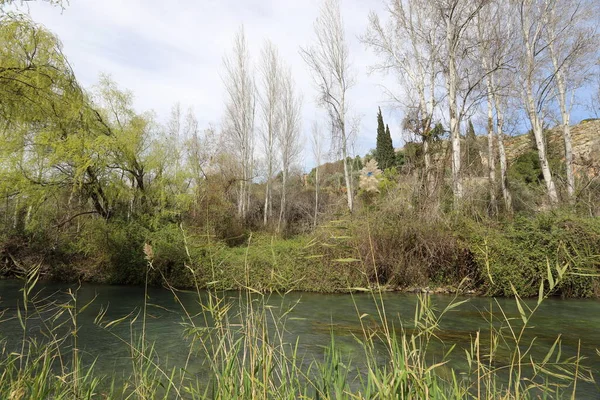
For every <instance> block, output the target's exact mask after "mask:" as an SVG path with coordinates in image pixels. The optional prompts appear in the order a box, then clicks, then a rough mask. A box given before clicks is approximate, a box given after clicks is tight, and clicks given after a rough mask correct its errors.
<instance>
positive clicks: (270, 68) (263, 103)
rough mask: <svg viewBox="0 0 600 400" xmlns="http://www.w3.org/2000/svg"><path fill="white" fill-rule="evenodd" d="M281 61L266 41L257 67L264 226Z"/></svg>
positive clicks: (270, 202)
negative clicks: (259, 85)
mask: <svg viewBox="0 0 600 400" xmlns="http://www.w3.org/2000/svg"><path fill="white" fill-rule="evenodd" d="M281 68H282V67H281V61H280V60H279V53H278V51H277V48H276V47H275V45H273V43H271V42H270V41H266V42H265V45H264V47H263V49H262V63H261V66H260V70H259V74H260V83H261V92H260V97H259V98H260V101H259V104H260V109H261V119H262V121H261V122H262V124H261V125H262V128H261V136H262V141H263V146H264V151H265V158H266V168H267V177H266V178H267V179H266V188H265V206H264V216H263V223H264V225H267V222H268V219H269V218H271V217H272V216H273V187H272V180H273V173H274V171H275V169H276V168H277V165H276V163H277V160H276V158H277V157H276V156H277V153H276V149H275V144H276V141H277V140H278V134H279V129H280V125H281V123H280V120H281V100H282V93H281V92H282V76H281V75H282V71H281Z"/></svg>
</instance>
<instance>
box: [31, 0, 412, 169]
mask: <svg viewBox="0 0 600 400" xmlns="http://www.w3.org/2000/svg"><path fill="white" fill-rule="evenodd" d="M27 4H28V5H27V7H28V8H29V12H30V14H31V17H32V18H33V20H34V21H36V22H38V23H41V24H43V25H44V26H45V27H46V28H48V29H49V30H51V31H52V32H54V33H55V34H56V35H57V36H58V37H59V38H60V40H61V41H62V43H63V46H64V53H65V54H66V56H67V58H68V60H69V62H70V63H71V65H72V67H73V69H74V71H75V74H76V76H77V77H78V79H79V81H80V83H81V84H82V85H83V86H84V87H86V88H88V89H90V88H92V86H93V85H94V84H95V83H96V82H97V81H98V77H99V75H100V74H101V73H107V74H109V75H110V76H111V77H112V78H113V79H114V80H115V81H116V82H117V84H118V85H119V87H120V88H122V89H128V90H131V91H132V92H133V94H134V96H135V97H134V106H135V108H136V109H137V110H138V111H140V112H142V111H146V110H154V111H155V112H156V114H157V116H158V118H159V121H160V122H166V121H167V120H168V118H169V115H170V111H171V108H172V107H173V105H174V104H175V103H177V102H179V103H180V104H181V107H182V109H183V110H186V109H187V108H188V107H192V108H193V110H194V113H195V115H196V117H197V119H198V121H199V123H200V127H201V128H206V127H208V126H209V124H212V125H214V126H216V127H217V128H218V127H219V126H220V125H221V121H222V116H223V111H224V105H225V96H224V85H223V81H222V74H223V67H222V65H223V64H222V62H223V61H222V60H223V56H224V55H225V53H226V52H230V50H231V48H232V47H233V39H234V36H235V34H236V32H237V31H238V30H239V28H240V26H241V25H242V24H243V25H244V29H245V32H246V37H247V40H248V43H249V46H250V52H251V57H252V59H253V62H255V63H256V62H258V61H259V55H260V49H261V47H262V45H263V43H264V41H265V39H270V40H271V41H272V42H273V43H274V44H276V45H277V46H278V47H279V51H280V54H281V56H282V58H283V59H284V60H285V62H286V63H288V64H289V65H291V68H292V73H293V76H294V78H295V81H296V87H297V88H298V89H299V90H300V92H301V93H302V95H303V99H304V107H303V134H304V135H305V140H304V143H305V147H306V151H305V155H304V164H305V166H311V164H313V163H314V162H313V161H312V155H311V151H310V146H309V145H308V143H309V140H308V139H307V138H308V136H309V135H310V129H311V126H312V121H314V120H321V121H323V123H325V121H326V120H325V118H324V114H323V113H322V111H320V110H319V108H318V105H317V104H316V94H317V93H316V91H315V88H314V86H313V80H312V78H311V75H310V71H309V70H308V68H307V66H306V64H305V63H304V61H303V60H302V58H301V57H300V54H299V49H300V47H301V46H302V47H304V46H307V45H308V44H310V43H311V41H312V40H313V38H314V33H313V22H314V20H315V19H316V17H317V15H318V11H319V4H320V1H319V0H170V1H165V0H126V1H125V0H70V4H68V5H67V6H66V8H65V9H64V11H62V12H61V10H60V9H58V8H55V7H51V6H50V5H48V4H46V3H44V2H32V3H27ZM383 8H384V3H383V1H382V0H343V1H342V15H343V19H344V24H345V28H346V38H347V41H348V45H349V50H350V58H351V62H352V71H353V73H354V74H355V76H356V85H355V86H354V87H353V88H352V89H351V91H350V95H349V98H350V106H351V112H350V114H351V116H352V117H356V116H357V117H360V118H361V125H360V129H359V133H358V135H357V137H356V139H355V142H354V148H353V153H354V154H359V155H364V154H366V153H367V152H368V151H369V150H370V149H372V148H374V147H375V142H376V127H377V123H376V113H377V107H378V106H381V107H382V109H383V114H384V119H385V120H386V123H388V124H389V125H390V130H391V132H392V138H393V141H394V145H395V146H396V147H400V146H401V145H402V139H401V133H400V129H399V126H400V120H401V115H400V113H399V111H398V110H397V109H394V108H393V107H392V106H391V105H390V102H389V101H387V100H388V99H387V97H386V95H385V94H384V90H383V89H382V86H383V87H386V88H389V89H391V90H397V88H398V85H397V84H396V80H395V79H394V78H393V77H385V76H382V75H381V74H369V73H368V68H369V66H370V65H372V64H374V63H376V62H377V60H376V57H375V55H373V54H372V53H371V52H370V50H368V49H366V48H365V46H364V45H363V44H362V43H361V42H360V40H359V36H360V35H361V34H363V33H364V32H365V30H366V27H367V16H368V13H369V11H371V10H374V11H376V12H379V13H382V12H383Z"/></svg>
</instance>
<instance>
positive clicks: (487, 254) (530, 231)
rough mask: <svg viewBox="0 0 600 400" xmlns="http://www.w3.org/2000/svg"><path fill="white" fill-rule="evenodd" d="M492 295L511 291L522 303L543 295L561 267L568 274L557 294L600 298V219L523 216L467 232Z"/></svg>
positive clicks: (566, 216)
mask: <svg viewBox="0 0 600 400" xmlns="http://www.w3.org/2000/svg"><path fill="white" fill-rule="evenodd" d="M464 228H465V230H466V231H468V230H471V231H472V234H471V236H470V237H469V238H467V240H468V243H469V248H470V250H471V251H472V252H473V254H474V256H475V259H476V261H477V264H478V266H479V268H480V272H481V273H480V275H481V277H482V279H483V287H484V288H485V289H486V291H487V293H488V294H489V295H501V296H510V295H512V293H513V289H512V287H513V286H514V288H515V289H516V291H517V293H519V295H521V296H523V297H532V296H536V295H537V294H538V289H539V286H540V283H541V281H542V280H543V279H545V277H547V269H548V267H550V268H551V270H552V271H554V272H553V274H554V273H555V271H556V268H557V267H560V268H562V267H563V266H568V273H567V275H566V277H565V278H564V279H563V280H562V281H561V283H560V284H559V285H558V286H556V288H555V289H554V290H553V292H552V294H560V295H562V296H566V297H590V296H594V295H597V294H598V293H597V292H598V278H597V277H595V276H594V275H597V274H599V273H600V257H599V254H600V219H598V218H581V217H577V216H573V215H569V214H562V213H541V214H538V215H536V216H534V217H524V216H518V217H516V218H515V220H514V221H513V222H506V223H504V224H502V225H499V226H493V225H492V226H489V227H483V226H482V225H478V224H474V223H471V224H470V227H468V228H467V227H464Z"/></svg>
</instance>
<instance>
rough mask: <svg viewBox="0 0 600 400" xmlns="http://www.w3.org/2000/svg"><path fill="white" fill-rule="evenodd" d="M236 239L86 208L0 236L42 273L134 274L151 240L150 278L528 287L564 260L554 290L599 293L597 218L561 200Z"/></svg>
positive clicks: (221, 283) (296, 285)
mask: <svg viewBox="0 0 600 400" xmlns="http://www.w3.org/2000/svg"><path fill="white" fill-rule="evenodd" d="M234 239H235V240H234ZM234 239H232V238H227V239H223V238H219V237H218V236H216V235H213V234H211V232H210V231H208V232H207V231H198V230H195V229H194V228H186V227H185V226H184V225H183V224H180V225H178V224H174V223H165V224H164V225H163V224H161V225H158V227H154V228H152V227H149V226H143V225H140V224H136V223H129V224H116V223H112V224H111V225H107V224H106V223H105V222H104V221H102V220H93V221H90V224H89V225H86V226H84V227H83V228H82V231H81V232H80V233H79V234H78V235H77V236H76V237H73V236H71V235H69V236H59V237H57V238H55V239H54V241H55V244H54V245H53V246H48V242H47V241H44V243H45V244H44V243H42V242H40V241H39V239H37V238H35V237H18V236H16V237H11V238H4V239H3V241H2V246H3V257H4V262H3V264H4V269H3V274H4V275H5V276H14V274H15V273H18V272H19V265H21V264H23V265H26V264H28V263H29V264H30V263H31V262H34V261H37V262H40V263H41V264H42V265H43V268H42V276H43V277H45V278H49V279H55V280H71V281H77V280H82V281H92V282H102V283H113V284H134V285H140V284H143V283H144V282H145V278H146V273H145V260H144V258H143V255H142V253H141V251H140V249H141V248H142V247H143V246H144V243H150V244H151V245H152V247H153V249H154V254H155V259H154V265H155V267H154V269H153V270H152V271H150V274H149V276H148V279H149V283H150V284H151V285H162V284H164V282H168V283H169V284H170V285H173V286H174V287H180V288H184V287H187V288H189V287H196V288H213V289H240V288H244V287H251V288H253V289H255V290H258V291H263V292H270V291H279V292H286V291H289V290H299V291H315V292H342V291H344V292H345V291H348V288H369V287H373V286H374V285H381V286H382V287H385V288H386V289H389V290H403V289H410V288H424V287H430V288H439V287H443V288H449V289H453V288H456V287H457V286H458V285H459V283H460V282H462V281H463V280H464V279H467V284H466V285H463V288H464V289H466V290H473V291H476V292H478V293H480V294H484V295H490V296H511V295H512V294H513V291H512V290H513V289H512V286H511V284H512V285H513V286H514V288H515V289H516V291H517V293H519V295H521V296H524V297H531V296H536V295H537V293H538V288H539V282H540V277H541V276H544V275H545V271H546V269H547V265H548V264H551V265H557V264H558V265H565V264H568V265H570V267H571V273H570V274H569V276H568V277H566V278H565V279H564V280H563V281H562V282H561V284H560V285H558V286H557V287H556V288H555V289H554V291H553V293H552V294H553V295H561V296H565V297H594V296H598V294H599V293H600V289H599V288H600V286H599V284H598V283H599V281H598V278H597V277H595V276H596V275H597V274H598V271H599V270H600V219H598V218H589V217H580V216H577V215H575V214H572V213H566V212H559V211H554V212H546V213H538V214H535V215H533V216H531V215H529V216H528V215H517V216H516V217H514V218H513V219H510V220H501V221H496V220H494V221H492V220H489V219H485V220H477V219H476V218H472V217H471V218H467V217H464V216H460V217H459V216H456V215H452V214H449V215H445V216H443V217H436V218H425V217H423V216H419V215H418V214H416V213H412V212H410V211H403V212H398V211H396V212H390V211H389V210H387V209H380V210H377V209H364V210H362V211H361V213H359V214H355V215H353V216H349V215H347V216H341V217H340V218H338V219H337V220H333V221H332V222H329V223H328V224H325V225H322V226H320V227H319V228H318V229H317V230H315V231H314V232H313V233H311V234H300V235H296V236H292V237H288V238H284V237H282V236H281V235H276V234H270V233H267V232H259V233H249V232H241V233H240V236H239V237H237V238H234Z"/></svg>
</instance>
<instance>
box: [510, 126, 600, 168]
mask: <svg viewBox="0 0 600 400" xmlns="http://www.w3.org/2000/svg"><path fill="white" fill-rule="evenodd" d="M571 135H572V137H573V156H574V164H575V168H576V170H577V172H578V173H580V174H587V175H588V176H592V175H595V174H597V173H598V172H599V171H600V120H589V121H584V122H581V123H580V124H578V125H573V126H571ZM546 140H547V148H548V154H549V155H550V157H557V158H560V159H564V144H563V138H562V128H561V127H555V128H553V129H551V130H549V131H548V132H547V134H546ZM505 145H506V157H507V159H508V161H509V163H510V162H511V161H512V160H515V159H516V158H517V157H519V156H521V155H523V154H524V153H526V152H527V151H529V150H530V149H532V140H531V138H530V137H529V135H527V134H525V135H519V136H515V137H507V138H506V139H505Z"/></svg>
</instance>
